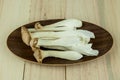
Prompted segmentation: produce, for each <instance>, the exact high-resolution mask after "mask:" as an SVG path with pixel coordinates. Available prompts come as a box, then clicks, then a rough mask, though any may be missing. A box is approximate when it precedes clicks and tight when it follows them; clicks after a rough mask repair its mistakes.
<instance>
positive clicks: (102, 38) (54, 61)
mask: <svg viewBox="0 0 120 80" xmlns="http://www.w3.org/2000/svg"><path fill="white" fill-rule="evenodd" d="M61 20H63V19H54V20H43V21H36V22H40V23H41V24H42V25H48V24H52V23H55V22H58V21H61ZM36 22H32V23H29V24H26V25H25V26H26V27H27V28H30V27H34V24H35V23H36ZM81 29H85V30H89V31H92V32H94V34H95V36H96V38H95V39H92V40H91V41H90V42H92V43H93V46H92V48H93V49H97V50H99V52H100V53H99V55H98V56H95V57H91V56H84V57H83V58H82V59H80V60H77V61H69V60H64V59H59V58H53V57H49V58H45V59H44V60H43V63H42V65H59V66H64V65H71V64H80V63H81V62H85V61H89V60H93V59H96V58H98V57H100V56H102V55H104V54H105V53H106V52H107V51H108V50H110V48H111V47H112V45H113V39H112V36H111V35H110V33H109V32H108V31H106V30H105V29H103V28H101V27H100V26H98V25H95V24H92V23H89V22H85V21H83V27H82V28H81ZM20 30H21V29H20V27H19V28H18V29H16V30H14V31H13V32H12V33H11V34H10V35H9V37H8V39H7V45H8V48H9V49H10V50H11V51H12V52H13V54H15V55H17V56H18V57H21V58H23V59H25V60H27V61H30V62H34V63H38V62H37V61H36V60H35V58H34V57H33V51H32V50H31V48H30V47H29V46H26V45H25V44H24V43H23V41H22V39H21V31H20ZM38 64H41V63H38Z"/></svg>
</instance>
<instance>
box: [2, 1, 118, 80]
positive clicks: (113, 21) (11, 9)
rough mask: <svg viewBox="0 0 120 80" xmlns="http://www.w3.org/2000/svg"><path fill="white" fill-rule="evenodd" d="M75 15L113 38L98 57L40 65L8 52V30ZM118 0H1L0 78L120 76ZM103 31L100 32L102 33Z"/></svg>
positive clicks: (106, 79) (94, 79)
mask: <svg viewBox="0 0 120 80" xmlns="http://www.w3.org/2000/svg"><path fill="white" fill-rule="evenodd" d="M58 18H77V19H80V20H85V21H89V22H92V23H95V24H98V25H100V26H102V27H103V28H105V29H106V30H108V31H109V32H110V33H111V34H112V36H113V38H114V45H113V47H112V49H111V50H110V51H109V52H108V53H107V54H106V55H105V56H102V57H100V58H98V59H97V60H94V61H91V62H87V63H83V64H80V65H74V66H68V67H49V66H40V65H36V64H31V63H28V62H24V61H22V60H21V59H19V58H18V57H16V56H14V55H13V54H11V52H10V51H9V49H8V48H7V45H6V40H7V37H8V35H9V34H10V32H12V31H13V30H14V29H16V28H17V27H19V26H21V25H23V24H26V23H29V22H33V21H36V20H45V19H58ZM119 21H120V0H0V80H120V68H119V67H120V49H119V48H120V42H119V40H120V22H119ZM101 35H102V34H101Z"/></svg>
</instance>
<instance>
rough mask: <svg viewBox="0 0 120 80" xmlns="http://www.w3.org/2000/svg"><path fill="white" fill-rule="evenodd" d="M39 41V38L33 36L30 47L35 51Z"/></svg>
mask: <svg viewBox="0 0 120 80" xmlns="http://www.w3.org/2000/svg"><path fill="white" fill-rule="evenodd" d="M37 43H38V38H33V39H32V40H31V41H30V47H31V48H32V50H33V51H35V50H36V48H37V47H36V45H37Z"/></svg>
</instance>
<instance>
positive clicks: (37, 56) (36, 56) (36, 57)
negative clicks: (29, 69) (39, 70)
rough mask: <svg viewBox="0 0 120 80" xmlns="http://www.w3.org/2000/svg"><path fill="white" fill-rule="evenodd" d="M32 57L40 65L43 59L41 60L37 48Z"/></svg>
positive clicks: (39, 51)
mask: <svg viewBox="0 0 120 80" xmlns="http://www.w3.org/2000/svg"><path fill="white" fill-rule="evenodd" d="M34 57H35V59H36V60H37V61H38V62H40V63H42V60H43V58H42V55H41V50H40V49H39V48H37V49H36V50H35V51H34Z"/></svg>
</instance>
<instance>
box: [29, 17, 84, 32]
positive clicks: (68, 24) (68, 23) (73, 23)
mask: <svg viewBox="0 0 120 80" xmlns="http://www.w3.org/2000/svg"><path fill="white" fill-rule="evenodd" d="M77 27H82V21H80V20H77V19H67V20H62V21H59V22H56V23H53V24H50V25H45V26H42V25H41V24H40V23H38V22H37V23H36V24H35V29H33V28H31V29H28V30H29V31H30V32H36V31H65V30H76V28H77Z"/></svg>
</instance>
